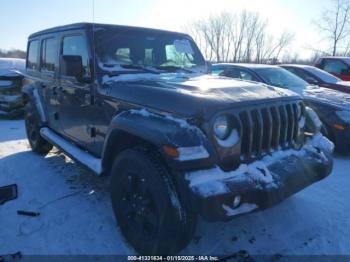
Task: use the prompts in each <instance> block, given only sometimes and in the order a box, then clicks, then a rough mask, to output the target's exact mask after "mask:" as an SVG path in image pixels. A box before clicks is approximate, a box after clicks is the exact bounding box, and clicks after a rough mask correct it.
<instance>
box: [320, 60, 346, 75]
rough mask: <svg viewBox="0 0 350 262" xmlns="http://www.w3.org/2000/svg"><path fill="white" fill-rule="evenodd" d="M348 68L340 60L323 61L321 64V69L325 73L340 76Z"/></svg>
mask: <svg viewBox="0 0 350 262" xmlns="http://www.w3.org/2000/svg"><path fill="white" fill-rule="evenodd" d="M347 68H348V66H347V65H346V64H344V63H343V62H342V61H340V60H332V59H325V60H324V62H323V69H324V70H325V71H327V72H331V73H335V74H342V73H343V71H344V70H346V69H347Z"/></svg>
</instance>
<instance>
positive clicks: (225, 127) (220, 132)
mask: <svg viewBox="0 0 350 262" xmlns="http://www.w3.org/2000/svg"><path fill="white" fill-rule="evenodd" d="M213 129H214V134H215V136H216V137H217V138H219V139H221V140H224V139H226V138H227V137H228V135H229V134H230V126H229V120H228V118H227V116H219V117H217V118H216V119H215V121H214V126H213Z"/></svg>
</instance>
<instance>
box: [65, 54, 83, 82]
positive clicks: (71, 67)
mask: <svg viewBox="0 0 350 262" xmlns="http://www.w3.org/2000/svg"><path fill="white" fill-rule="evenodd" d="M60 63H61V74H62V75H65V76H71V77H75V78H76V79H77V80H78V81H80V80H81V79H83V71H84V70H83V59H82V57H81V56H77V55H62V56H61V59H60Z"/></svg>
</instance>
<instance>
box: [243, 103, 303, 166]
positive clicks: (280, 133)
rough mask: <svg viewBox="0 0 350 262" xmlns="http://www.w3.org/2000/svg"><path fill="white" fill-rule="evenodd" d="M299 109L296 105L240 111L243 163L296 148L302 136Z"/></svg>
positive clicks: (297, 104)
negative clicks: (282, 150)
mask: <svg viewBox="0 0 350 262" xmlns="http://www.w3.org/2000/svg"><path fill="white" fill-rule="evenodd" d="M298 106H300V104H299V103H297V102H296V103H289V104H283V105H276V106H271V107H265V108H259V109H253V110H246V111H243V112H240V113H239V119H240V122H241V134H242V141H241V160H243V161H249V160H252V159H255V158H260V157H261V156H262V155H263V154H267V153H271V152H273V151H275V150H279V149H280V148H289V147H293V146H295V145H296V144H297V141H298V134H299V121H298V116H297V114H298ZM299 110H302V109H299ZM302 111H303V110H302Z"/></svg>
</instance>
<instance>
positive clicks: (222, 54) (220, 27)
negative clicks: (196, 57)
mask: <svg viewBox="0 0 350 262" xmlns="http://www.w3.org/2000/svg"><path fill="white" fill-rule="evenodd" d="M267 29H268V23H267V20H264V19H262V18H261V17H260V15H259V14H258V13H254V12H249V11H246V10H243V11H241V12H240V13H227V12H223V13H221V14H218V15H214V16H210V17H208V18H207V19H202V20H197V21H194V22H192V23H190V24H188V25H187V26H186V27H184V30H185V31H187V32H188V33H189V34H191V35H192V36H193V38H194V39H195V41H196V42H197V44H198V45H199V48H200V49H201V50H202V52H203V53H204V55H205V56H206V58H207V59H209V60H211V61H217V62H230V61H233V62H262V61H266V60H269V59H272V58H273V59H275V60H276V59H278V58H279V56H280V54H281V53H282V52H283V50H284V49H285V48H286V47H287V46H288V45H289V44H290V43H291V41H292V40H293V36H294V35H293V34H292V33H290V32H283V33H282V34H281V35H280V36H279V37H278V38H276V39H275V37H274V36H272V35H270V34H269V33H268V32H267Z"/></svg>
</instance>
